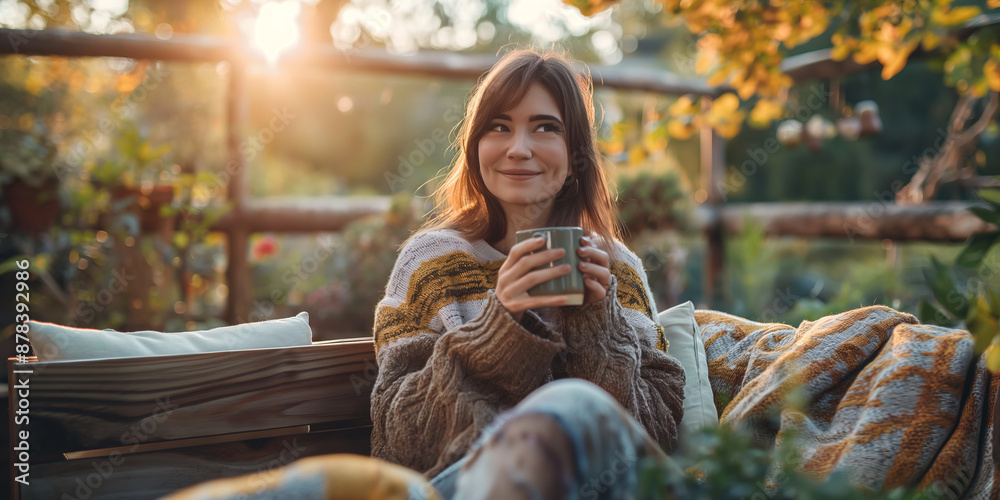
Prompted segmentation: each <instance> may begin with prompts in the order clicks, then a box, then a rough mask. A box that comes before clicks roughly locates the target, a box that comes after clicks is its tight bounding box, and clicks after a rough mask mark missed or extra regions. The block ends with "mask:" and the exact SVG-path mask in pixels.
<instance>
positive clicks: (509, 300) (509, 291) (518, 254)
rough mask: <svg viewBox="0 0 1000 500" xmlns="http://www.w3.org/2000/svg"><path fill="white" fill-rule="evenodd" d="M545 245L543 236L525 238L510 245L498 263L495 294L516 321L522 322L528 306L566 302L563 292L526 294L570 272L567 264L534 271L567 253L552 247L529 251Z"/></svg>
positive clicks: (549, 305) (529, 307)
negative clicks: (505, 257)
mask: <svg viewBox="0 0 1000 500" xmlns="http://www.w3.org/2000/svg"><path fill="white" fill-rule="evenodd" d="M544 244H545V238H543V237H536V238H530V239H527V240H524V241H522V242H520V243H518V244H516V245H514V246H513V247H511V249H510V254H509V255H508V256H507V261H506V262H504V263H503V265H502V266H500V271H499V272H498V275H497V289H496V292H495V294H496V297H497V300H499V301H500V304H502V305H503V307H504V309H506V310H507V312H509V313H510V315H511V316H513V317H514V319H515V320H517V321H521V318H522V317H523V316H524V311H527V310H528V309H537V308H540V307H553V306H561V305H563V304H564V303H565V302H566V297H565V296H563V295H528V290H529V289H531V288H532V287H534V286H536V285H539V284H542V283H545V282H546V281H549V280H552V279H555V278H558V277H560V276H565V275H567V274H569V273H570V265H569V264H562V265H558V266H555V267H547V268H545V269H539V270H535V268H536V267H539V266H543V265H545V264H548V263H550V262H553V261H555V260H557V259H560V258H562V257H563V254H564V253H566V251H565V250H563V249H562V248H553V249H551V250H545V251H543V252H537V253H535V254H534V255H532V254H531V252H532V251H534V250H538V249H539V248H541V247H542V246H543V245H544Z"/></svg>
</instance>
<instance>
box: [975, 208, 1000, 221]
mask: <svg viewBox="0 0 1000 500" xmlns="http://www.w3.org/2000/svg"><path fill="white" fill-rule="evenodd" d="M969 211H970V212H972V213H973V214H975V215H976V217H979V218H980V219H983V221H985V222H989V223H990V224H995V225H997V226H1000V209H997V208H996V207H993V208H992V209H990V208H986V207H969Z"/></svg>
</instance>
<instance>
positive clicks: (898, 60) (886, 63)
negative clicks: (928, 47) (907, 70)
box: [879, 42, 917, 80]
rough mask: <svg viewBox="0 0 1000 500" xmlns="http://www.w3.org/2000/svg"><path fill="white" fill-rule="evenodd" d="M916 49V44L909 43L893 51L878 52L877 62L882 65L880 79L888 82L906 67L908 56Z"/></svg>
mask: <svg viewBox="0 0 1000 500" xmlns="http://www.w3.org/2000/svg"><path fill="white" fill-rule="evenodd" d="M916 48H917V44H916V43H913V42H910V43H907V44H904V45H903V46H901V47H898V48H896V49H895V50H885V49H884V48H883V50H881V51H879V62H881V63H882V79H883V80H888V79H890V78H892V77H893V76H896V74H897V73H899V72H900V71H902V70H903V68H904V67H906V61H907V59H909V57H910V54H911V53H912V52H913V50H914V49H916Z"/></svg>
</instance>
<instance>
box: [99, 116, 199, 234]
mask: <svg viewBox="0 0 1000 500" xmlns="http://www.w3.org/2000/svg"><path fill="white" fill-rule="evenodd" d="M169 151H170V147H169V146H167V145H154V144H153V143H152V142H150V141H149V139H148V138H147V137H146V135H145V134H144V133H143V132H142V131H141V130H140V129H139V127H138V126H136V125H135V124H134V123H131V122H126V123H125V124H123V125H122V128H121V133H120V135H119V136H118V137H117V138H116V139H115V151H114V153H113V154H112V156H111V157H109V158H105V159H104V160H102V161H100V162H98V163H96V164H95V165H94V166H93V167H92V168H91V171H90V177H91V179H92V181H93V182H94V183H95V184H96V185H97V186H98V187H99V188H100V189H103V190H105V191H107V192H108V195H109V201H110V210H109V214H108V215H109V216H110V217H106V218H105V219H104V221H103V222H104V224H103V225H105V226H107V227H109V228H111V227H120V226H125V227H126V228H127V229H129V230H130V231H129V232H130V233H140V232H141V233H156V234H160V235H163V236H164V238H167V239H169V237H170V235H171V234H172V233H173V229H174V225H175V222H176V216H177V210H176V207H174V206H173V202H174V199H175V197H176V196H175V195H176V191H177V190H178V188H179V185H178V183H177V182H175V181H176V174H177V173H176V172H173V171H172V170H171V167H169V166H168V162H165V161H164V157H165V156H166V155H167V153H169Z"/></svg>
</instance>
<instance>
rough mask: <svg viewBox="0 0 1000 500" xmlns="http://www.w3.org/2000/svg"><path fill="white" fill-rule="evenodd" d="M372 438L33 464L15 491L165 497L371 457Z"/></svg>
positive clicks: (299, 439)
mask: <svg viewBox="0 0 1000 500" xmlns="http://www.w3.org/2000/svg"><path fill="white" fill-rule="evenodd" d="M370 439H371V428H370V427H360V428H352V429H342V430H335V431H326V432H313V433H309V434H302V435H293V436H283V437H275V438H271V439H261V440H251V441H240V442H234V443H226V444H216V445H209V446H200V447H191V448H182V449H177V450H170V451H156V452H149V453H137V454H129V455H122V456H111V457H97V458H90V459H81V460H69V461H56V462H46V463H33V464H32V468H31V484H30V485H28V486H23V485H18V486H19V488H18V490H16V491H15V492H14V493H15V495H19V497H20V498H21V499H23V500H35V499H37V500H52V499H61V498H73V499H88V500H99V499H120V500H143V499H152V498H160V497H161V496H164V495H166V494H168V493H171V492H174V491H177V490H179V489H182V488H185V487H188V486H191V485H193V484H198V483H201V482H204V481H209V480H212V479H218V478H224V477H234V476H240V475H246V474H257V473H262V472H266V471H268V470H270V469H273V468H276V467H280V466H284V465H288V464H290V463H291V462H293V461H295V460H298V459H300V458H304V457H309V456H315V455H324V454H329V453H354V454H359V455H368V454H370V452H371V450H370V445H369V442H370ZM251 480H253V479H251ZM261 484H263V478H261ZM63 495H68V496H63ZM15 498H18V497H17V496H15Z"/></svg>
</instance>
